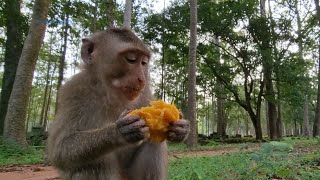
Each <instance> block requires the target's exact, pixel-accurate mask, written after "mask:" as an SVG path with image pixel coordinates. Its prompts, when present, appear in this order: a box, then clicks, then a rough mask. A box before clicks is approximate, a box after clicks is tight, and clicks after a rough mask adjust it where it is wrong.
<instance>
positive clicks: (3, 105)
mask: <svg viewBox="0 0 320 180" xmlns="http://www.w3.org/2000/svg"><path fill="white" fill-rule="evenodd" d="M20 5H21V1H20V0H6V1H5V5H4V13H5V16H6V17H7V18H6V28H7V34H6V35H7V41H6V45H5V48H6V51H5V55H4V73H3V78H2V87H1V99H0V135H3V128H4V121H5V118H6V114H7V109H8V102H9V98H10V95H11V92H12V87H13V83H14V80H15V77H16V71H17V67H18V63H19V58H20V55H21V51H22V48H23V44H22V42H23V41H22V27H21V24H22V23H21V21H22V16H21V12H20Z"/></svg>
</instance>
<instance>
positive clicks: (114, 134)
mask: <svg viewBox="0 0 320 180" xmlns="http://www.w3.org/2000/svg"><path fill="white" fill-rule="evenodd" d="M59 133H61V135H60V136H59V135H58V136H57V138H55V139H49V144H52V145H51V147H50V148H52V149H51V150H50V149H49V151H51V152H50V157H51V161H52V163H53V164H55V165H56V166H58V167H60V168H62V169H64V168H73V167H77V166H81V165H82V164H83V163H89V162H91V161H92V160H95V159H96V158H98V157H100V156H101V155H103V154H106V153H108V152H112V151H114V150H115V149H116V148H118V147H121V146H123V145H125V144H128V142H126V141H125V139H124V138H122V136H120V134H119V132H118V131H117V129H116V124H115V123H111V124H108V125H107V126H105V127H103V128H101V129H94V130H88V131H74V132H69V133H66V132H59ZM63 135H64V136H63Z"/></svg>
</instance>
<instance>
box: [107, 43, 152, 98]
mask: <svg viewBox="0 0 320 180" xmlns="http://www.w3.org/2000/svg"><path fill="white" fill-rule="evenodd" d="M116 60H117V61H118V63H116V64H118V65H120V66H117V67H115V69H114V71H113V78H112V83H111V84H112V86H113V88H115V89H118V90H119V92H121V94H122V95H124V96H125V98H126V99H128V100H129V101H132V100H134V99H136V98H137V97H138V96H139V95H140V94H141V92H142V91H143V89H144V87H145V86H146V83H147V81H148V64H149V57H148V56H147V55H146V53H145V52H143V51H141V50H138V49H130V50H126V51H124V52H121V53H119V55H118V58H117V59H116Z"/></svg>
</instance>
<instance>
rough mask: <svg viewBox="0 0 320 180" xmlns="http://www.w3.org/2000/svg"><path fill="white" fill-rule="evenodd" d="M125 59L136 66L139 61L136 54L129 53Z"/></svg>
mask: <svg viewBox="0 0 320 180" xmlns="http://www.w3.org/2000/svg"><path fill="white" fill-rule="evenodd" d="M125 58H126V60H127V62H128V63H130V64H134V63H135V62H136V61H137V55H136V54H135V53H128V54H127V55H126V56H125Z"/></svg>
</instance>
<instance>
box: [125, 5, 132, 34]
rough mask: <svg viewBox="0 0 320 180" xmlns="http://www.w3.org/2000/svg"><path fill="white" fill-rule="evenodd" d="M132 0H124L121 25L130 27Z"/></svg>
mask: <svg viewBox="0 0 320 180" xmlns="http://www.w3.org/2000/svg"><path fill="white" fill-rule="evenodd" d="M131 14H132V0H126V5H125V9H124V15H123V27H124V28H128V29H130V28H131Z"/></svg>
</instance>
